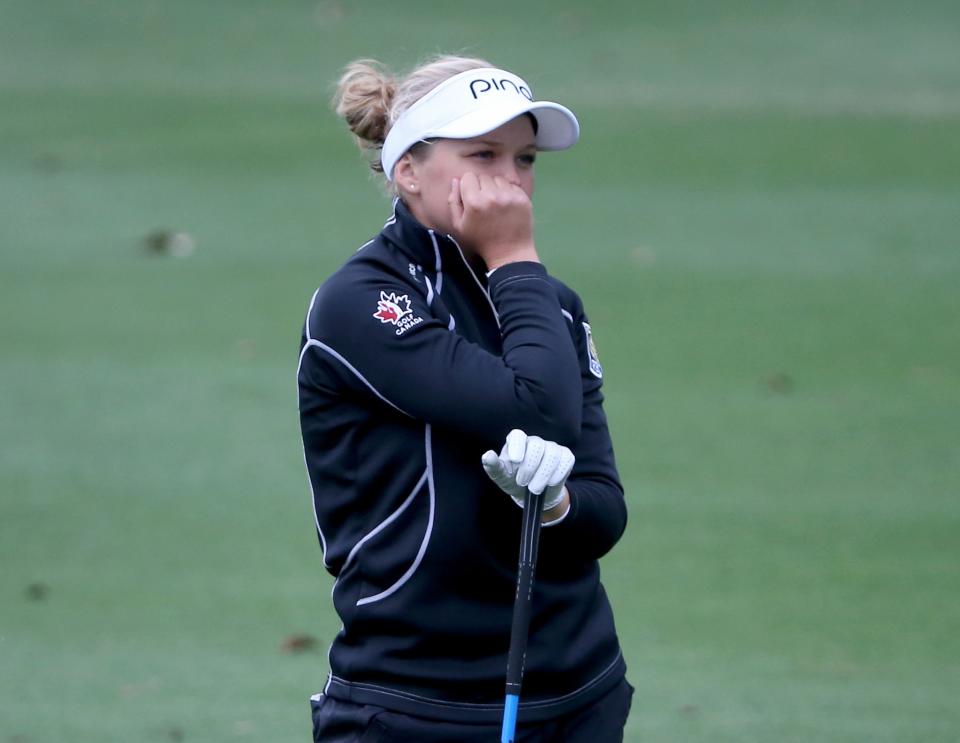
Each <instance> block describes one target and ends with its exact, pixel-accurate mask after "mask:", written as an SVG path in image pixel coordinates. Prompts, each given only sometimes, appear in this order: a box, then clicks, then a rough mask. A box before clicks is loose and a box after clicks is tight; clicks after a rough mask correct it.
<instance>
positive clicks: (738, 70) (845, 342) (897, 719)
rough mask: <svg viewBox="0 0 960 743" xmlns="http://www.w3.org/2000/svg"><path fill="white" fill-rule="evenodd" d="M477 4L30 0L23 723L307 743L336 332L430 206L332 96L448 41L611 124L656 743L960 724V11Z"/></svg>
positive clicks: (3, 178)
mask: <svg viewBox="0 0 960 743" xmlns="http://www.w3.org/2000/svg"><path fill="white" fill-rule="evenodd" d="M450 7H452V6H449V5H448V4H442V3H431V2H414V3H404V4H400V3H391V4H374V3H364V2H360V3H347V2H343V3H338V2H319V3H312V2H310V3H307V2H292V1H284V2H277V3H255V2H251V1H244V2H238V1H235V0H234V1H231V2H227V1H226V0H209V1H207V2H203V3H191V2H185V1H184V0H176V1H174V2H163V3H161V2H137V3H109V2H106V1H105V0H92V1H91V2H86V3H67V2H54V3H46V4H39V3H34V2H29V1H28V0H8V1H7V2H5V3H4V4H3V5H2V8H0V340H2V349H0V389H2V393H0V565H2V568H0V743H14V742H17V743H46V742H47V741H52V740H70V741H75V742H77V743H112V742H114V741H116V742H119V743H126V742H127V741H144V742H147V743H149V742H150V741H158V742H159V741H177V740H182V741H214V742H218V743H219V742H220V741H243V740H249V741H273V742H276V743H287V742H289V743H293V742H294V741H303V740H308V739H309V728H310V726H309V708H308V704H307V698H308V697H309V695H310V694H312V693H315V692H316V691H318V690H319V689H320V688H321V686H322V684H323V682H324V680H325V676H326V671H327V665H326V656H325V651H326V647H327V644H328V643H329V641H330V639H331V638H332V637H333V635H334V633H335V632H336V631H337V629H338V628H339V622H338V621H337V619H336V617H335V615H334V614H333V611H332V608H331V604H330V598H329V592H330V586H331V584H332V579H331V578H330V577H329V576H328V575H327V574H326V573H325V572H324V570H323V567H322V562H321V554H320V550H319V547H318V545H317V540H316V537H315V535H314V530H313V521H312V519H313V516H312V513H311V508H310V502H309V495H308V490H307V482H306V474H305V472H304V466H303V460H302V452H301V449H300V443H299V434H298V428H297V412H296V389H295V368H296V359H297V348H298V341H299V333H300V325H301V323H302V319H303V315H304V312H305V310H306V306H307V302H308V300H309V297H310V294H311V292H312V291H313V289H314V288H315V287H316V286H317V285H319V284H320V283H321V282H322V281H323V279H324V278H325V277H326V276H327V275H328V274H329V272H330V271H331V270H333V269H334V268H335V267H336V266H338V265H339V264H340V263H341V262H342V261H343V260H344V259H345V258H346V257H347V256H349V255H350V253H351V252H352V251H353V250H354V249H355V248H356V247H358V246H359V245H360V244H362V243H363V242H365V241H366V240H367V239H369V238H370V237H371V236H372V235H373V234H374V233H375V232H376V231H377V230H378V229H379V227H380V225H381V224H382V222H383V220H384V219H385V217H386V216H387V215H388V212H389V202H388V201H387V200H386V199H385V198H383V196H382V194H381V192H380V190H379V187H378V185H377V184H376V183H375V182H374V181H372V180H371V179H369V178H368V176H367V175H366V173H365V172H364V167H363V165H362V163H361V160H360V157H359V154H358V153H357V152H356V150H355V149H354V148H353V145H352V143H351V141H350V138H349V135H348V134H347V132H346V128H345V126H343V125H342V124H341V123H339V122H337V121H336V119H335V118H334V116H333V114H332V113H331V111H330V109H329V106H328V99H329V96H330V94H331V92H332V89H331V87H330V84H331V82H332V81H333V80H334V79H335V77H336V75H337V73H338V71H339V68H340V67H341V66H342V65H343V64H344V63H345V62H347V61H349V60H351V59H354V58H356V57H360V56H375V57H379V58H382V59H383V60H384V61H386V62H388V63H391V64H393V65H401V66H409V65H411V64H412V63H413V62H414V61H415V60H416V58H418V57H419V56H421V55H423V54H426V53H429V52H433V51H439V50H465V51H466V52H468V53H475V54H479V55H483V56H486V57H488V58H490V60H491V61H492V62H494V63H495V64H498V65H502V66H504V67H508V68H512V69H515V70H516V71H517V72H518V73H519V74H521V75H522V76H524V77H525V78H526V79H527V80H528V81H529V82H530V83H531V85H532V86H533V88H534V91H535V93H536V94H537V96H538V97H544V98H548V99H553V100H558V101H559V102H561V103H564V104H566V105H569V106H570V107H571V108H573V110H574V111H575V112H576V113H577V114H578V116H579V117H580V120H581V124H582V127H583V137H582V140H581V142H580V143H579V144H578V145H577V147H575V148H574V149H573V150H571V151H570V152H566V153H559V154H552V153H545V154H543V155H542V156H541V157H540V159H539V160H538V165H537V169H538V176H539V181H538V192H537V197H536V201H535V204H536V212H535V213H536V219H537V242H538V246H539V249H540V253H541V255H542V257H543V259H544V262H545V263H546V264H547V265H548V266H549V268H550V270H551V272H552V273H554V274H556V275H557V276H559V277H560V278H561V279H564V280H567V281H568V282H569V283H570V284H572V285H573V286H574V287H575V288H576V289H577V290H578V291H579V293H580V294H581V296H582V297H583V299H584V302H585V305H586V309H587V312H588V314H589V315H590V320H591V323H592V326H593V334H594V337H595V339H596V341H597V344H598V348H599V354H600V359H601V361H602V362H603V365H604V369H605V371H606V380H605V388H604V389H605V393H606V399H607V403H606V405H607V413H608V416H609V418H610V425H611V429H612V433H613V437H614V443H615V446H616V450H617V455H618V463H619V466H620V469H621V473H622V476H623V480H624V485H625V488H626V491H627V498H628V503H629V506H630V514H631V516H630V524H629V526H628V530H627V533H626V535H625V536H624V538H623V540H622V541H621V542H620V544H619V545H618V546H617V548H616V549H615V550H614V551H613V552H612V553H611V554H610V555H609V556H608V557H606V558H604V560H603V562H602V569H603V576H604V582H605V585H606V587H607V591H608V593H609V594H610V597H611V600H612V602H613V603H614V606H615V609H616V612H617V620H618V628H619V631H620V635H621V638H622V642H623V645H624V651H625V655H626V658H627V663H628V665H629V669H630V670H629V678H630V680H631V682H632V683H633V684H634V686H635V687H636V688H637V694H636V695H635V697H634V702H633V711H632V714H631V718H630V721H629V723H628V728H627V737H626V740H627V741H628V743H639V742H640V741H643V743H651V742H656V743H660V742H667V741H678V742H683V743H688V742H689V743H699V742H703V743H707V742H710V743H718V742H719V743H725V742H730V743H734V742H736V743H750V742H756V743H769V742H770V741H785V742H786V741H790V742H796V743H801V742H802V743H806V742H809V741H817V742H820V741H823V742H827V743H841V742H843V743H847V742H850V743H852V742H854V741H858V742H859V741H871V742H874V741H876V742H879V743H886V742H894V741H896V742H897V743H899V742H901V741H905V742H910V743H913V742H917V743H919V742H920V741H923V742H929V741H934V742H943V743H947V742H948V741H956V740H958V739H960V711H958V705H957V701H956V700H957V699H958V698H960V634H958V632H957V628H958V627H960V550H958V545H960V498H958V496H960V455H958V447H957V442H958V440H960V238H958V234H960V206H958V205H960V11H958V9H957V6H956V4H955V3H947V2H942V3H940V2H921V3H917V4H912V5H903V4H895V3H892V2H876V3H869V4H867V3H859V2H817V3H807V4H803V5H802V7H801V6H800V5H799V4H787V3H761V2H735V3H733V2H722V3H706V2H703V3H691V2H671V3H667V2H662V3H652V4H637V3H627V2H612V3H602V4H601V3H596V4H592V5H589V6H587V5H579V4H575V3H569V2H554V3H550V4H549V5H547V4H542V5H538V4H517V3H498V2H494V3H485V4H484V6H483V7H482V8H480V7H477V8H474V9H469V10H468V9H464V10H462V11H458V12H457V14H456V15H449V8H450ZM427 19H429V22H428V20H427ZM157 229H168V230H174V231H185V232H188V233H190V234H191V235H192V236H193V239H194V240H195V243H196V253H195V254H194V255H192V256H191V257H189V258H182V259H176V258H172V257H169V256H159V255H150V254H149V253H148V252H147V251H146V250H145V249H144V247H143V245H142V240H143V238H144V237H145V236H146V235H147V234H148V233H149V232H151V231H153V230H157ZM505 631H506V628H505ZM299 633H305V634H308V635H311V636H314V637H316V638H317V639H318V646H317V648H316V649H315V650H311V651H308V652H304V653H290V652H284V651H283V650H282V646H283V645H284V642H285V640H287V638H289V637H290V636H291V635H295V634H299ZM535 641H536V638H531V642H535Z"/></svg>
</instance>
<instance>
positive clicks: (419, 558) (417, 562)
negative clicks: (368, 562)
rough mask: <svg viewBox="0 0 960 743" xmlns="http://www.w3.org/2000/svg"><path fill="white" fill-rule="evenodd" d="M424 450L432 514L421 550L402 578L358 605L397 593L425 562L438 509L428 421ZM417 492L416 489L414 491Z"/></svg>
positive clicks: (358, 602)
mask: <svg viewBox="0 0 960 743" xmlns="http://www.w3.org/2000/svg"><path fill="white" fill-rule="evenodd" d="M423 437H424V450H425V451H426V456H427V472H426V475H427V487H428V490H429V493H430V516H429V520H428V521H427V530H426V532H425V533H424V535H423V541H422V542H421V543H420V550H419V551H418V552H417V557H416V558H415V559H414V561H413V564H412V565H411V566H410V567H409V568H407V572H405V573H404V574H403V575H401V576H400V579H399V580H398V581H397V582H396V583H394V584H393V585H392V586H390V587H389V588H388V589H386V590H385V591H381V592H380V593H378V594H377V595H375V596H367V597H366V598H362V599H360V600H359V601H357V606H363V605H365V604H372V603H373V602H375V601H382V600H383V599H385V598H387V597H388V596H391V595H392V594H394V593H396V591H397V590H399V589H400V588H401V587H402V586H403V585H404V584H405V583H406V582H407V581H408V580H410V578H412V577H413V574H414V573H415V572H417V568H419V567H420V563H421V562H423V556H424V554H426V552H427V545H428V544H429V543H430V535H431V534H433V515H434V511H435V509H436V492H435V490H434V483H433V448H432V443H431V427H430V424H429V423H427V424H426V426H424V436H423ZM414 492H416V491H414Z"/></svg>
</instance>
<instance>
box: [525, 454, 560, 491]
mask: <svg viewBox="0 0 960 743" xmlns="http://www.w3.org/2000/svg"><path fill="white" fill-rule="evenodd" d="M560 449H561V447H560V445H559V444H555V443H553V442H552V441H547V442H544V449H543V458H542V459H541V460H540V464H539V465H538V466H537V469H536V471H535V472H534V473H533V477H532V478H530V484H529V485H527V487H528V488H529V489H530V492H531V493H542V492H543V489H544V488H545V487H547V483H548V482H549V481H550V480H551V479H553V476H554V473H555V472H556V471H557V465H558V464H560Z"/></svg>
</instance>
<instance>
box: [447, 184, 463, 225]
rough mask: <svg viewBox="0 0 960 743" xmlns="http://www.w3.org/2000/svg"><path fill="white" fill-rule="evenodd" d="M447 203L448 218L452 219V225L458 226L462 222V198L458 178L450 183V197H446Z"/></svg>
mask: <svg viewBox="0 0 960 743" xmlns="http://www.w3.org/2000/svg"><path fill="white" fill-rule="evenodd" d="M447 203H448V204H449V205H450V216H451V217H453V223H454V224H455V225H459V224H460V223H461V222H462V221H463V197H462V196H461V195H460V179H459V178H454V179H453V180H451V181H450V195H449V196H448V197H447Z"/></svg>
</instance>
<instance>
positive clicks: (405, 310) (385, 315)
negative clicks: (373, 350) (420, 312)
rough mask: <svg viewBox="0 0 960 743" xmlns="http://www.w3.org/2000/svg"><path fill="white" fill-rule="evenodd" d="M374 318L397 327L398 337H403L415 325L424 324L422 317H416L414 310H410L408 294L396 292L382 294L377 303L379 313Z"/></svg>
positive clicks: (375, 313) (382, 292) (383, 292)
mask: <svg viewBox="0 0 960 743" xmlns="http://www.w3.org/2000/svg"><path fill="white" fill-rule="evenodd" d="M373 316H374V317H375V318H377V319H378V320H379V321H380V322H382V323H384V324H387V323H389V324H390V325H395V326H396V328H397V330H396V334H397V335H403V334H404V333H406V332H407V331H408V330H410V328H412V327H413V326H414V325H419V324H420V323H422V322H423V318H422V317H419V316H418V317H414V315H413V310H412V309H411V308H410V298H409V297H408V296H407V295H406V294H397V293H396V292H390V293H389V294H388V293H387V292H385V291H381V292H380V299H379V301H378V302H377V311H376V312H374V313H373Z"/></svg>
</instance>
